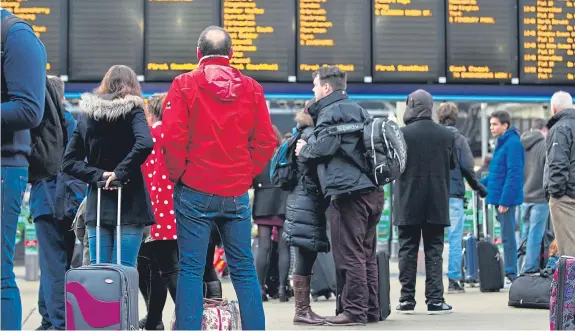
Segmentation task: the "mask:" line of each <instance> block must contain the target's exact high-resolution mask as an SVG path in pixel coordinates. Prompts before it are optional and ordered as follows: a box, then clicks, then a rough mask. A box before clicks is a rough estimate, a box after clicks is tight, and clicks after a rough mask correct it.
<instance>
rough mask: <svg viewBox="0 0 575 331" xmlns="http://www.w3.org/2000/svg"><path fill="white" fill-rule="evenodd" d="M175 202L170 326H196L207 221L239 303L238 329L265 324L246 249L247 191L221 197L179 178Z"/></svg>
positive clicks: (199, 320) (248, 239)
mask: <svg viewBox="0 0 575 331" xmlns="http://www.w3.org/2000/svg"><path fill="white" fill-rule="evenodd" d="M174 205H175V209H176V220H177V229H178V246H179V249H180V274H179V277H178V289H177V296H176V327H175V329H177V330H200V329H201V326H202V314H203V310H204V306H203V295H202V292H203V291H202V286H203V284H202V280H203V276H204V271H205V263H206V251H207V250H208V244H209V242H210V233H211V232H212V227H213V226H217V228H218V230H219V232H220V235H221V237H222V242H223V244H224V249H225V251H226V258H227V262H228V265H229V268H230V276H231V279H232V284H233V285H234V289H235V291H236V294H237V297H238V301H239V304H240V314H241V319H242V329H244V330H264V329H265V315H264V308H263V304H262V297H261V295H260V288H259V285H258V277H257V275H256V269H255V266H254V257H253V255H252V251H251V209H250V202H249V196H248V194H247V193H245V194H243V195H241V196H236V197H220V196H217V195H213V194H207V193H202V192H199V191H196V190H193V189H191V188H188V187H186V186H184V185H182V184H181V183H180V184H178V185H176V188H175V190H174Z"/></svg>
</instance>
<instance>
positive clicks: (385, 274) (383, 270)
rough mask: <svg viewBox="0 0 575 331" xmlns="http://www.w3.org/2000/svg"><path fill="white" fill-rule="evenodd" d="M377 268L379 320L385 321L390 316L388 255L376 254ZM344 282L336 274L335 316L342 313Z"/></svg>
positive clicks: (382, 252)
mask: <svg viewBox="0 0 575 331" xmlns="http://www.w3.org/2000/svg"><path fill="white" fill-rule="evenodd" d="M377 268H378V283H379V286H378V289H379V295H378V296H379V311H380V314H379V320H380V321H385V320H386V319H387V317H388V316H389V315H390V314H391V299H390V297H389V293H390V291H391V285H390V282H389V278H390V276H389V254H387V252H385V251H379V252H377ZM343 284H344V280H343V278H342V277H341V275H340V274H339V273H338V274H337V294H336V302H335V314H336V315H339V314H341V313H343V307H342V304H341V293H342V291H343Z"/></svg>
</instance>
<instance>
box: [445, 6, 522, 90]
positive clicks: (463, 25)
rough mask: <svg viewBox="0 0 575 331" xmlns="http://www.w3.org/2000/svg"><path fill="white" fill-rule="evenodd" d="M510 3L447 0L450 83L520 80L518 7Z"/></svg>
mask: <svg viewBox="0 0 575 331" xmlns="http://www.w3.org/2000/svg"><path fill="white" fill-rule="evenodd" d="M516 5H517V3H516V1H511V0H447V15H448V21H447V47H446V49H447V69H448V70H447V82H452V83H457V82H468V83H469V82H483V83H493V82H499V83H508V82H511V81H512V78H517V77H518V74H517V69H518V61H517V8H516Z"/></svg>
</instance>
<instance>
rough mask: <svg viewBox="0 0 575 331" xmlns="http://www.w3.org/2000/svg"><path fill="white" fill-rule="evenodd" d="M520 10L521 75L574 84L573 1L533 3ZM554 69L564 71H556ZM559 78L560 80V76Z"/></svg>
mask: <svg viewBox="0 0 575 331" xmlns="http://www.w3.org/2000/svg"><path fill="white" fill-rule="evenodd" d="M520 10H522V11H523V14H524V18H523V26H524V29H523V36H524V43H523V50H524V52H523V53H524V55H523V57H524V58H523V64H524V65H523V68H522V70H523V73H524V74H525V75H536V77H537V79H538V80H542V81H545V80H550V79H553V78H554V77H555V76H558V77H556V78H559V79H566V80H569V81H575V1H572V0H567V1H548V0H545V1H543V0H537V1H533V4H532V5H525V6H523V8H520ZM558 67H563V68H567V70H566V72H559V71H558V69H557V68H558ZM562 76H563V77H562Z"/></svg>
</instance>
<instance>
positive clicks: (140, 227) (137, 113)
mask: <svg viewBox="0 0 575 331" xmlns="http://www.w3.org/2000/svg"><path fill="white" fill-rule="evenodd" d="M143 106H144V101H143V99H142V91H141V89H140V84H139V83H138V80H137V78H136V74H135V73H134V71H133V70H132V69H130V68H129V67H127V66H123V65H115V66H113V67H111V68H110V70H108V72H107V73H106V75H105V76H104V79H103V80H102V83H101V84H100V86H99V87H98V88H97V89H96V90H95V91H94V93H93V94H90V93H86V94H83V95H82V100H81V101H80V110H81V112H82V114H81V119H80V121H79V122H78V125H77V127H76V130H75V131H74V133H73V134H72V137H71V139H70V142H69V144H68V147H67V149H66V154H65V155H64V161H63V164H62V168H63V171H64V172H65V173H66V174H68V175H71V176H74V177H76V178H78V179H79V180H81V181H83V182H85V183H88V184H89V190H88V197H87V202H86V215H85V223H86V231H87V232H88V238H89V239H88V240H89V246H90V262H91V263H95V262H96V213H97V209H96V208H97V196H98V189H97V185H96V184H97V183H98V182H99V181H104V182H106V187H105V188H104V189H103V190H102V199H101V225H102V228H101V232H100V233H101V239H100V245H101V246H100V248H101V252H100V262H101V263H117V262H116V253H115V250H114V247H115V246H116V244H117V243H116V239H115V238H116V236H115V232H116V230H115V229H116V217H117V208H118V206H117V204H118V193H117V191H116V190H115V189H114V187H113V186H112V185H111V183H112V182H113V181H114V180H118V181H120V182H121V183H122V191H123V192H122V206H121V207H122V208H121V223H122V230H121V231H122V232H121V233H122V236H121V249H122V261H121V264H123V265H127V266H134V267H135V266H136V257H137V254H138V250H139V248H140V243H141V241H142V235H143V231H144V227H145V226H147V225H151V224H154V223H155V220H154V214H153V212H152V208H151V204H150V197H149V195H148V190H147V189H146V185H145V183H144V178H143V176H142V171H141V168H140V167H141V165H142V163H144V162H145V161H146V158H147V157H148V155H149V154H150V153H151V152H152V148H153V146H154V143H153V140H152V136H151V134H150V129H149V128H148V124H147V122H146V116H145V115H144V109H143Z"/></svg>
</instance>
